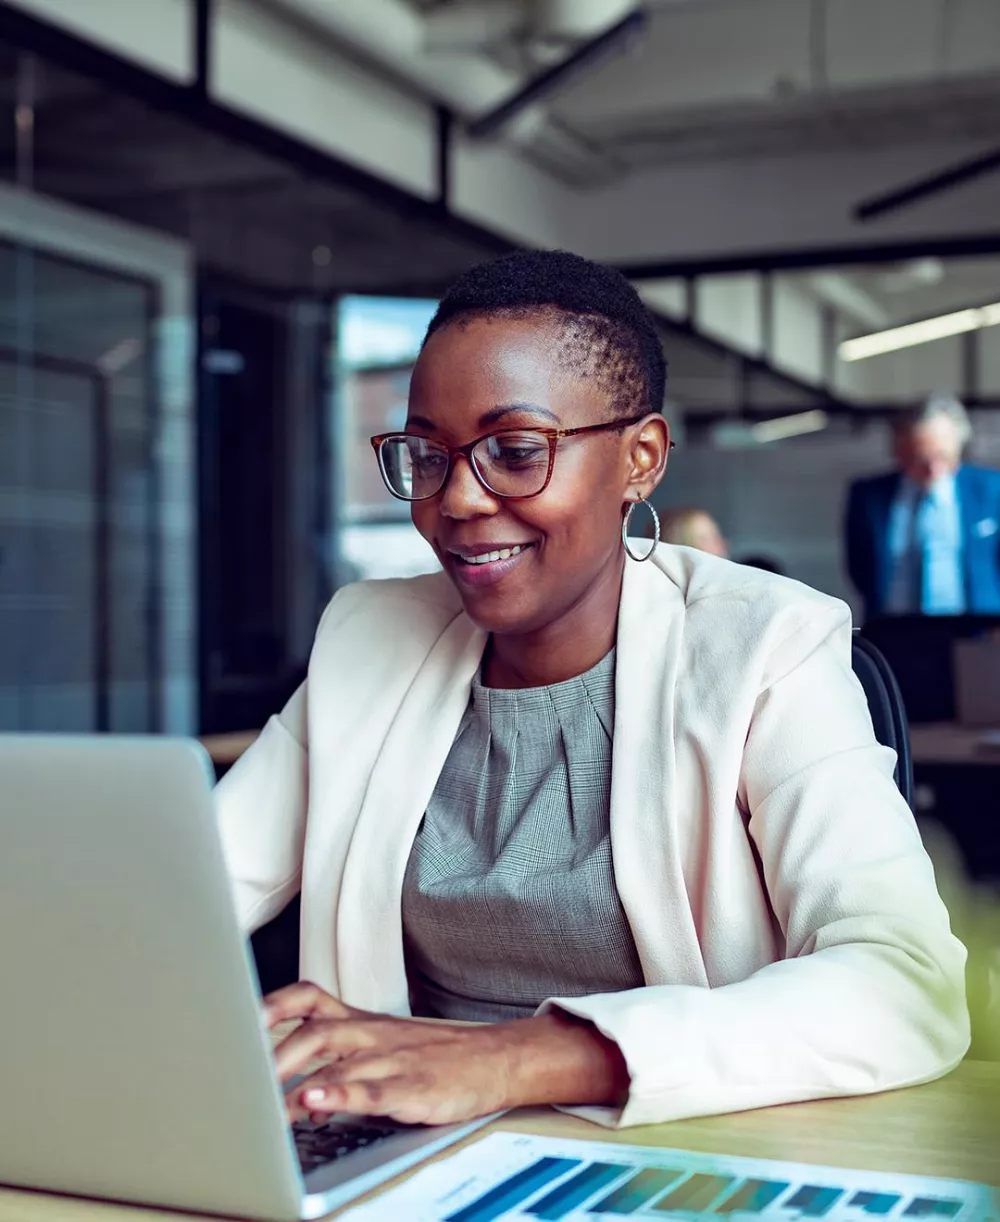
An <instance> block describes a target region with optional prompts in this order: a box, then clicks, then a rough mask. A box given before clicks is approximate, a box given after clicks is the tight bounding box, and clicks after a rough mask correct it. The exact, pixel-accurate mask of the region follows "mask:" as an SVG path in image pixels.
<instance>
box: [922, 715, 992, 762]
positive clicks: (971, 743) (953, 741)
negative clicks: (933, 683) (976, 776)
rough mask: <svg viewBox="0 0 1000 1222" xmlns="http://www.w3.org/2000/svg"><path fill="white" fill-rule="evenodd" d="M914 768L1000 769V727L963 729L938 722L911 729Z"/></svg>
mask: <svg viewBox="0 0 1000 1222" xmlns="http://www.w3.org/2000/svg"><path fill="white" fill-rule="evenodd" d="M910 749H911V751H912V753H913V762H914V763H915V764H992V765H994V766H996V765H1000V727H997V728H992V729H991V728H990V727H989V726H978V727H977V726H960V725H958V724H957V723H956V722H953V721H935V722H929V723H926V724H922V725H913V726H910Z"/></svg>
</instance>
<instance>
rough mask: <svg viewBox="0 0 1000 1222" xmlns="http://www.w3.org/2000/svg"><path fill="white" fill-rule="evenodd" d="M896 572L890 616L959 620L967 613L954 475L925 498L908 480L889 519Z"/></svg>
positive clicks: (935, 484)
mask: <svg viewBox="0 0 1000 1222" xmlns="http://www.w3.org/2000/svg"><path fill="white" fill-rule="evenodd" d="M889 552H890V555H891V556H892V558H893V563H894V568H893V576H892V582H891V583H890V587H889V601H888V606H887V610H889V611H891V612H895V613H896V614H905V613H906V612H923V614H925V615H960V614H961V613H962V612H963V611H964V610H965V570H964V566H963V564H962V509H961V506H960V505H959V502H958V493H957V490H956V487H955V477H954V475H947V476H945V477H944V478H943V479H940V480H938V481H937V482H936V483H934V484H932V485H931V487H930V488H929V489H927V491H926V493H925V492H924V491H923V490H922V489H921V488H919V487H918V486H917V485H916V484H914V483H913V482H912V481H911V480H909V479H906V478H904V479H903V480H902V482H901V483H900V486H899V492H898V493H897V495H896V499H895V500H894V501H893V504H892V510H891V512H890V515H889Z"/></svg>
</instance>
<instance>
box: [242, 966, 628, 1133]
mask: <svg viewBox="0 0 1000 1222" xmlns="http://www.w3.org/2000/svg"><path fill="white" fill-rule="evenodd" d="M264 1012H265V1017H266V1020H267V1025H268V1027H269V1028H273V1027H274V1026H275V1025H276V1024H278V1023H280V1022H285V1021H287V1020H288V1019H300V1020H301V1024H300V1026H298V1027H297V1028H296V1029H295V1030H294V1031H293V1032H292V1033H291V1034H290V1035H288V1036H286V1037H285V1039H283V1040H282V1041H281V1043H280V1044H279V1045H278V1046H277V1048H276V1049H275V1054H274V1055H275V1060H276V1062H277V1066H278V1074H279V1076H280V1078H281V1081H282V1083H286V1082H288V1081H289V1079H291V1078H293V1077H295V1076H296V1075H298V1074H302V1073H305V1072H306V1069H307V1067H308V1066H309V1065H310V1064H312V1063H313V1062H315V1061H317V1060H322V1061H326V1062H328V1064H325V1065H324V1066H323V1067H322V1068H321V1069H318V1070H316V1071H314V1072H313V1073H311V1074H309V1075H308V1077H307V1078H306V1079H305V1080H304V1081H302V1082H300V1083H299V1084H297V1085H296V1086H295V1087H294V1088H293V1089H292V1090H290V1091H288V1092H287V1095H286V1098H287V1102H288V1114H289V1117H290V1118H291V1119H292V1120H298V1119H300V1118H302V1117H304V1116H307V1115H313V1116H316V1117H317V1118H318V1117H319V1116H321V1115H323V1114H325V1113H328V1112H353V1113H357V1114H362V1115H365V1114H370V1115H376V1116H391V1117H392V1118H393V1119H394V1120H398V1121H401V1122H403V1123H405V1124H452V1123H454V1122H456V1121H461V1120H470V1119H472V1118H474V1117H476V1116H485V1115H488V1114H489V1113H490V1112H498V1111H503V1110H504V1109H505V1108H510V1107H519V1106H524V1105H526V1104H537V1103H564V1104H572V1103H606V1104H611V1103H617V1102H619V1101H620V1100H621V1099H622V1098H623V1096H624V1095H625V1094H626V1092H627V1090H628V1072H627V1070H626V1068H625V1063H624V1060H623V1058H622V1056H621V1053H620V1052H619V1051H618V1048H617V1046H616V1045H615V1044H614V1043H612V1042H611V1041H610V1040H608V1039H606V1038H605V1037H604V1036H602V1035H601V1034H600V1032H598V1031H597V1030H596V1028H594V1027H592V1026H591V1025H590V1024H589V1023H586V1022H581V1021H578V1020H577V1019H574V1018H571V1017H569V1016H567V1015H565V1014H563V1013H561V1012H554V1013H551V1014H546V1015H543V1016H542V1017H540V1018H527V1019H519V1020H518V1021H516V1022H507V1023H490V1024H484V1025H480V1026H467V1027H466V1026H455V1025H451V1024H447V1023H436V1022H432V1021H420V1020H415V1019H408V1018H393V1017H390V1016H387V1015H382V1014H370V1013H368V1012H367V1011H364V1010H355V1009H353V1008H352V1007H350V1006H346V1005H344V1003H343V1002H340V1001H337V999H336V998H334V997H331V996H330V995H329V994H328V993H325V992H324V991H323V990H322V989H321V988H319V987H318V986H317V985H314V984H309V983H307V982H304V981H303V982H300V983H299V984H293V985H290V986H289V987H288V988H285V989H280V990H279V991H278V992H276V993H272V994H270V996H268V997H266V998H265V999H264Z"/></svg>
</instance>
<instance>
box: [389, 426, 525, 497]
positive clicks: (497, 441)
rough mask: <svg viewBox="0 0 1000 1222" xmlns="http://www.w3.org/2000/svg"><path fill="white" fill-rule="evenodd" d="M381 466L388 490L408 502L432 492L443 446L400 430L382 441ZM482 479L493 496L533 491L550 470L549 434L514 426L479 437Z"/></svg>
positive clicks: (476, 456)
mask: <svg viewBox="0 0 1000 1222" xmlns="http://www.w3.org/2000/svg"><path fill="white" fill-rule="evenodd" d="M380 456H381V459H382V470H383V473H384V475H385V480H386V483H387V484H388V485H389V490H390V491H391V492H393V493H394V494H395V495H396V496H399V497H402V498H404V499H405V500H408V501H419V500H424V499H425V498H426V497H430V496H435V495H436V494H437V493H438V492H440V491H441V489H442V488H443V487H444V483H445V479H446V478H447V474H448V451H447V450H446V449H445V448H444V447H443V446H441V445H439V444H438V443H437V442H435V441H431V440H430V439H429V438H426V437H416V436H408V435H403V434H400V435H399V436H397V437H390V438H388V439H387V440H386V441H385V442H383V444H382V448H381V453H380ZM472 462H473V463H474V464H475V467H476V470H477V472H478V474H479V476H480V478H481V479H482V481H483V483H484V484H485V485H486V486H487V488H489V489H490V491H491V492H495V493H496V494H497V495H498V496H533V495H534V494H536V493H538V492H541V490H542V489H543V488H544V487H545V481H546V479H547V478H548V473H549V439H548V437H546V436H545V434H544V433H534V432H532V431H530V430H517V431H510V432H504V433H494V434H492V435H491V436H489V437H484V438H483V439H482V440H481V441H480V442H479V443H478V444H477V445H476V446H475V447H474V448H473V450H472Z"/></svg>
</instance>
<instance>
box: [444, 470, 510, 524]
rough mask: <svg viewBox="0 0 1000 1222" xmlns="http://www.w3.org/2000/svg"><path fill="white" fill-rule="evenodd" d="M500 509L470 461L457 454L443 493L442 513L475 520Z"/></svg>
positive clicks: (451, 516)
mask: <svg viewBox="0 0 1000 1222" xmlns="http://www.w3.org/2000/svg"><path fill="white" fill-rule="evenodd" d="M499 508H500V506H499V504H498V502H497V498H496V497H494V496H491V495H490V493H489V492H487V491H486V489H485V488H484V487H483V485H482V484H481V483H480V482H479V480H478V479H477V478H476V473H475V472H474V471H473V469H472V463H471V462H470V460H469V459H468V458H466V457H465V455H464V454H457V455H456V456H455V461H454V463H452V467H451V471H450V473H449V475H448V482H447V483H446V484H445V486H444V489H443V491H442V492H441V512H442V513H443V514H445V515H446V516H447V517H449V518H474V517H478V516H479V515H481V514H493V513H496V512H497V511H498V509H499Z"/></svg>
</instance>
